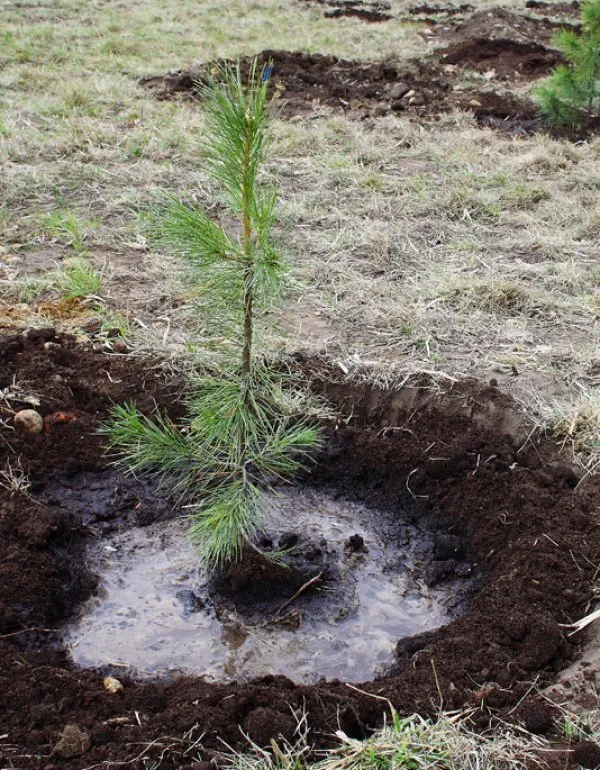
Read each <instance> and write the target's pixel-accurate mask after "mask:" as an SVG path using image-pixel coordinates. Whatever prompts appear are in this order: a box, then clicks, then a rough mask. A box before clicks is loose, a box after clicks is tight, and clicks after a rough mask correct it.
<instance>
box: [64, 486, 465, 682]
mask: <svg viewBox="0 0 600 770" xmlns="http://www.w3.org/2000/svg"><path fill="white" fill-rule="evenodd" d="M273 502H274V506H273V512H272V514H271V515H270V516H269V518H268V520H267V521H265V526H264V529H265V532H267V533H268V535H269V540H268V542H269V543H271V542H272V543H273V544H274V546H277V544H278V543H279V542H286V543H290V542H292V543H294V541H295V540H296V539H297V538H298V539H297V542H296V543H295V545H294V552H293V554H292V556H291V559H292V561H294V560H296V561H297V560H298V558H301V559H305V560H313V561H316V566H315V567H314V572H316V571H317V570H320V571H321V572H322V573H323V574H324V575H326V576H325V577H324V578H323V579H321V580H318V581H316V583H315V584H314V588H315V589H316V590H310V591H305V592H304V593H303V594H301V595H300V597H299V598H297V599H296V600H294V601H293V602H292V603H291V604H289V605H288V606H287V607H286V608H285V609H284V610H282V611H278V609H277V608H278V606H280V605H281V603H282V602H281V599H283V600H285V599H286V598H291V596H292V595H293V594H294V593H295V590H294V588H293V587H284V588H283V589H282V593H281V597H279V599H278V600H277V601H276V602H275V604H272V605H271V606H269V607H268V608H267V609H265V608H264V607H263V608H262V611H261V612H259V613H256V612H254V613H251V614H248V613H243V612H238V609H239V607H238V606H237V604H236V602H235V601H234V602H232V601H227V600H224V599H223V597H222V596H221V595H220V594H219V592H218V590H217V591H215V590H214V580H212V581H211V579H210V578H209V575H208V574H207V572H206V570H205V569H204V568H203V566H202V564H201V563H200V561H199V558H198V555H197V553H196V551H195V549H194V547H193V546H192V545H191V543H190V542H189V540H188V538H187V530H188V527H189V523H188V522H187V521H186V520H185V519H184V518H178V519H175V520H171V521H168V522H156V523H153V524H151V525H149V526H145V527H139V526H134V527H128V528H124V529H120V530H118V531H116V532H113V533H111V534H109V535H108V536H105V537H103V538H102V539H101V540H100V541H99V542H96V543H95V544H94V545H93V546H91V547H90V548H89V550H88V559H89V565H90V568H91V569H92V570H93V571H94V572H96V573H97V574H98V575H99V577H100V579H101V583H100V589H99V591H98V593H97V595H96V597H94V599H92V600H91V601H90V602H89V603H88V606H87V607H86V608H85V611H84V612H83V614H82V616H81V617H80V618H79V619H78V620H77V621H76V622H75V623H74V624H72V625H71V627H70V628H69V630H68V632H67V633H66V635H65V637H64V642H65V643H66V644H67V645H68V647H69V648H70V650H71V654H72V657H73V660H74V662H75V663H76V664H79V665H81V666H86V667H88V666H107V665H118V666H125V667H128V668H130V669H132V670H133V671H134V672H135V673H136V674H137V675H140V676H156V675H158V674H178V673H182V674H183V673H194V674H200V675H203V676H205V677H206V678H208V679H213V680H231V679H239V680H244V679H249V678H252V677H257V676H261V675H266V674H283V675H285V676H287V677H289V678H290V679H292V680H293V681H295V682H304V683H309V682H314V681H317V680H318V679H320V678H322V677H325V678H327V679H332V678H340V679H344V680H347V681H354V682H359V681H364V680H367V679H372V678H373V677H374V676H377V675H379V674H383V673H384V672H385V670H386V669H387V668H388V667H389V666H390V665H391V664H392V663H393V661H394V648H395V645H396V642H397V641H398V640H399V639H400V638H403V637H406V636H411V635H413V634H417V633H419V632H422V631H426V630H430V629H433V628H436V627H438V626H440V625H443V624H444V623H446V622H448V620H449V619H450V617H451V614H452V607H453V600H452V590H451V588H450V587H449V586H445V587H444V589H441V588H439V587H436V588H435V589H428V588H427V587H426V585H425V583H424V581H423V579H422V574H423V569H424V567H425V565H426V564H427V562H428V560H429V561H431V554H432V552H433V548H434V544H433V539H432V535H431V534H427V533H425V532H423V531H422V530H421V529H419V528H418V527H416V526H415V525H414V524H410V523H402V522H401V521H400V520H399V517H398V513H396V514H394V516H392V515H391V514H385V513H380V512H374V511H373V510H371V509H369V508H367V507H364V506H363V505H361V504H357V503H354V502H352V503H350V502H347V501H344V500H341V499H335V498H334V497H332V496H330V495H328V494H326V493H324V492H317V491H314V490H310V489H298V488H293V489H288V490H286V491H285V493H281V494H278V495H277V496H276V497H275V498H274V499H273ZM291 529H292V531H290V530H291ZM354 535H359V536H360V538H359V539H358V540H357V539H356V538H353V537H352V536H354ZM361 540H362V542H361ZM363 543H364V545H363ZM357 544H358V546H357ZM323 565H326V569H325V571H323V569H322V566H323ZM233 598H234V599H235V597H233Z"/></svg>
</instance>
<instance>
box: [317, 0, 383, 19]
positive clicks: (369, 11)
mask: <svg viewBox="0 0 600 770" xmlns="http://www.w3.org/2000/svg"><path fill="white" fill-rule="evenodd" d="M303 2H305V3H314V4H316V5H318V6H321V5H325V6H327V7H328V9H327V10H326V11H325V13H324V16H325V17H326V18H328V19H341V18H344V17H345V16H353V17H355V18H357V19H361V21H366V22H370V23H376V22H380V21H389V20H390V19H392V18H393V16H392V15H391V14H390V13H388V11H389V10H390V8H391V4H390V3H389V2H385V1H384V2H365V1H364V0H303Z"/></svg>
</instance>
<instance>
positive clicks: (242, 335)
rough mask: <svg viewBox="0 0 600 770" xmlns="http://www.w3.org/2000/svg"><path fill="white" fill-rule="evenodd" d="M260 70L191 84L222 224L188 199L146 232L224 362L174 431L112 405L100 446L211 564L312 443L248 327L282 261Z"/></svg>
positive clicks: (200, 386)
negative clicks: (170, 260) (195, 291)
mask: <svg viewBox="0 0 600 770" xmlns="http://www.w3.org/2000/svg"><path fill="white" fill-rule="evenodd" d="M267 89H268V70H267V69H263V70H259V68H258V66H257V62H256V60H255V61H254V62H253V64H252V66H251V68H250V71H249V73H248V81H247V83H244V80H243V79H242V73H241V71H240V68H239V66H238V67H237V68H231V67H229V66H226V67H224V68H222V69H221V70H219V71H218V73H217V74H216V76H214V77H210V78H209V79H208V81H207V82H206V83H205V84H204V85H202V86H201V92H202V96H203V98H204V105H205V111H206V127H205V142H204V157H205V161H206V170H207V172H208V173H209V174H210V176H211V177H212V179H213V180H214V181H216V182H217V183H218V184H219V186H220V187H221V189H222V191H223V193H224V196H225V203H226V206H227V209H228V214H229V217H230V218H233V219H234V220H235V221H236V222H237V227H229V228H228V229H226V228H225V227H222V226H221V225H220V224H219V223H218V222H216V221H214V220H213V219H211V218H210V217H209V216H208V215H207V214H206V212H205V211H204V210H203V209H202V208H201V207H200V206H198V205H197V204H195V203H189V202H187V201H185V200H180V199H170V200H169V201H168V202H167V204H166V206H164V207H163V208H162V210H161V211H160V212H159V215H158V216H157V217H156V218H155V220H154V223H153V225H152V234H153V236H154V237H155V239H156V240H157V241H158V242H159V243H161V244H162V245H164V246H166V247H168V248H169V249H170V250H171V251H172V252H173V253H175V254H177V255H179V256H180V257H182V258H184V259H185V260H186V261H187V262H188V263H189V265H190V266H191V268H192V272H193V275H194V277H195V281H196V283H197V284H198V287H199V290H200V292H201V293H202V296H203V298H204V301H205V307H207V308H208V310H209V313H210V315H211V317H212V320H213V322H216V326H217V328H218V330H219V333H220V338H221V340H227V343H228V344H226V345H223V348H224V350H225V355H223V356H222V358H221V360H220V362H219V366H218V368H217V369H215V370H214V371H212V372H209V373H204V374H203V375H202V376H198V377H197V378H196V380H195V382H194V383H193V388H192V395H191V396H190V400H189V418H188V419H187V421H186V423H185V424H184V425H182V426H180V425H175V424H173V423H172V422H171V421H170V420H169V419H168V418H167V417H165V416H160V415H159V416H158V417H156V418H155V419H154V420H150V419H149V418H147V417H145V416H143V415H140V414H139V413H138V412H137V410H136V409H135V407H134V406H132V405H125V406H118V407H116V408H115V409H114V413H113V416H112V420H111V422H110V424H109V425H107V426H106V428H105V432H106V433H107V434H108V436H109V441H110V446H111V447H112V448H113V449H116V450H117V451H118V453H119V454H120V458H121V462H123V463H124V464H125V465H126V467H127V468H128V469H129V470H130V471H131V472H134V473H147V474H154V475H155V476H158V477H159V478H160V479H161V480H162V481H163V482H164V483H166V484H167V485H168V486H169V487H170V489H171V490H173V491H174V492H176V493H177V494H178V495H179V496H180V497H181V498H182V499H183V500H185V501H186V503H187V505H188V506H189V507H190V509H191V516H192V520H193V524H192V528H191V535H192V538H193V540H194V541H195V542H196V543H197V545H198V547H199V549H200V551H201V553H202V554H203V556H204V557H205V559H206V561H207V563H208V565H209V566H210V567H213V568H215V567H222V566H224V565H225V564H227V563H228V562H230V561H231V560H234V559H239V558H240V556H241V555H242V553H243V550H244V548H245V547H251V548H254V549H256V545H255V544H254V541H253V537H254V535H255V534H256V532H257V531H258V529H259V528H260V526H261V521H262V515H263V513H264V508H265V506H266V504H267V496H266V495H265V492H266V491H268V490H269V488H271V487H272V485H273V484H274V483H277V482H278V481H287V480H288V479H290V478H291V477H292V476H293V475H294V474H295V473H296V472H297V471H298V470H299V469H301V468H302V467H303V466H304V465H305V463H306V460H307V457H308V456H309V455H310V453H311V452H313V451H314V450H315V449H317V448H318V447H319V445H320V443H321V436H320V431H319V430H318V428H317V427H316V426H315V425H314V424H312V423H311V422H310V421H309V420H307V419H306V418H303V417H301V416H300V414H299V412H300V408H301V407H300V404H301V403H302V399H303V396H302V392H301V390H300V389H299V388H298V387H296V383H295V381H294V379H293V378H292V377H291V375H284V374H283V373H281V372H280V371H279V370H278V369H277V368H273V367H269V366H268V365H267V364H266V363H265V357H264V356H261V355H260V354H257V352H256V350H255V347H256V340H257V325H259V324H260V323H261V322H262V320H263V318H264V316H265V314H266V312H267V311H268V309H269V308H270V306H271V305H272V303H273V302H274V301H275V300H276V298H277V297H279V296H280V295H281V293H282V291H283V288H284V285H285V278H286V274H287V266H286V265H285V263H284V261H283V259H282V256H281V254H280V252H279V251H278V249H277V248H276V246H275V244H274V241H273V239H272V236H271V230H272V225H273V223H274V220H275V204H276V200H277V197H276V192H275V190H274V189H273V188H271V187H269V186H267V185H265V184H264V183H263V182H262V180H261V178H260V177H261V171H262V169H263V166H264V161H265V154H266V148H267V138H268V114H267Z"/></svg>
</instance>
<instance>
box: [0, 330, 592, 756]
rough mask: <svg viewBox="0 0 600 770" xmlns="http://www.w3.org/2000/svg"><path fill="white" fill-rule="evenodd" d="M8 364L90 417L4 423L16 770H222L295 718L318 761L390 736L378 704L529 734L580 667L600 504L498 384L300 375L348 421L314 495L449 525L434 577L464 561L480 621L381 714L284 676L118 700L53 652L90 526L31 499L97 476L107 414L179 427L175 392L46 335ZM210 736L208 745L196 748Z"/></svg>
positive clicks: (414, 657) (2, 637) (135, 362)
mask: <svg viewBox="0 0 600 770" xmlns="http://www.w3.org/2000/svg"><path fill="white" fill-rule="evenodd" d="M48 342H52V345H51V346H48V344H47V343H48ZM0 350H1V351H2V368H1V370H0V389H2V390H3V392H4V398H5V399H6V398H9V396H8V395H7V394H8V393H9V392H10V389H11V388H13V390H14V383H19V384H20V385H21V386H22V387H23V389H24V390H25V388H27V390H28V392H29V393H32V392H35V393H36V394H37V395H38V397H39V399H40V405H39V407H38V408H39V410H40V411H41V413H42V414H43V415H44V416H46V417H47V416H49V415H52V414H55V413H56V412H57V411H60V412H68V413H71V414H73V415H75V417H76V420H74V421H71V422H68V423H64V424H63V423H53V422H52V421H50V423H49V424H50V425H51V426H52V427H51V428H50V429H49V430H48V431H47V432H46V433H43V434H38V435H27V436H23V435H20V434H17V433H16V432H14V431H12V430H10V426H11V420H10V413H9V412H8V411H7V410H8V406H7V407H6V410H5V411H4V413H3V423H2V425H0V439H1V440H0V453H1V455H2V457H1V460H2V467H3V468H5V467H6V463H7V462H11V463H12V464H13V467H17V466H16V463H17V459H19V460H20V462H21V467H22V468H25V469H28V470H29V472H30V473H31V480H32V483H33V486H32V487H31V489H30V490H29V491H30V493H31V495H32V496H28V495H27V494H26V493H25V492H23V491H13V492H12V493H9V492H8V491H5V492H4V494H3V495H2V497H1V498H0V565H2V566H1V574H0V687H1V688H2V691H3V692H4V693H10V697H5V698H3V699H2V703H1V705H0V721H1V723H2V732H3V733H6V734H7V736H8V738H7V740H6V741H4V742H3V743H2V744H0V746H1V748H0V753H1V754H2V763H3V764H4V765H9V766H15V767H20V768H36V770H37V769H38V768H44V767H51V766H52V767H61V768H71V769H72V770H81V768H82V767H84V766H85V767H90V766H93V765H95V764H96V763H103V762H107V761H109V760H110V761H114V762H116V761H133V760H134V758H135V757H139V756H141V754H140V752H143V756H144V760H145V761H146V760H147V761H148V762H151V761H153V760H156V758H157V757H159V756H161V755H164V758H163V760H162V763H161V767H164V768H180V767H189V766H191V765H192V763H193V762H194V761H195V760H197V759H199V758H202V759H204V760H206V759H210V756H211V753H210V751H211V749H216V748H222V743H221V740H222V741H225V742H227V743H229V744H231V745H239V744H240V742H241V734H240V731H239V727H240V726H241V727H242V729H243V730H244V731H246V732H247V733H249V734H250V736H251V737H252V738H253V739H254V740H255V741H256V742H258V743H259V744H260V745H266V744H268V741H269V739H270V738H271V737H273V736H277V735H279V734H281V735H283V736H285V737H287V738H291V737H292V733H293V730H294V726H295V724H294V720H293V718H292V716H291V712H290V708H292V709H295V710H298V711H302V709H303V708H305V709H306V711H307V714H308V724H309V727H310V730H311V732H310V740H311V741H312V742H313V743H314V745H315V746H321V747H322V746H325V745H331V744H332V742H333V738H332V736H333V734H334V732H335V731H336V730H337V729H339V728H340V727H341V729H343V730H344V731H345V732H346V733H347V734H348V735H350V736H352V737H356V738H360V737H363V736H365V735H366V734H368V732H369V731H370V730H371V729H373V728H374V727H376V726H377V725H380V724H381V723H382V720H383V715H384V711H385V709H386V705H385V703H384V702H383V701H382V700H381V696H383V697H386V698H389V699H390V701H391V702H392V703H393V704H394V706H395V707H396V708H397V709H398V710H399V711H400V712H412V711H415V710H416V711H419V712H422V713H430V712H435V711H436V710H437V708H438V707H439V705H440V699H441V700H442V701H443V703H442V705H443V707H444V708H446V709H455V708H457V709H458V708H465V707H470V708H473V709H474V710H475V711H474V716H473V719H474V720H475V721H476V722H477V723H487V722H488V721H489V718H490V714H500V715H503V716H505V717H506V718H515V715H518V714H519V713H522V712H523V711H524V709H527V708H529V709H530V713H531V709H532V705H531V701H532V696H531V695H530V694H529V695H528V693H530V690H531V682H532V681H536V682H537V684H538V685H539V686H543V685H544V684H547V683H549V682H551V681H552V680H553V679H554V677H555V676H556V673H557V672H558V671H559V670H560V669H561V667H562V666H563V665H564V663H565V662H566V661H568V660H570V659H572V658H573V657H574V656H575V654H576V652H577V647H576V646H575V644H574V642H573V640H572V639H571V638H569V637H567V636H566V635H565V631H564V629H563V628H562V627H561V624H563V623H569V622H571V621H573V620H574V619H576V618H578V617H579V616H581V615H582V614H583V613H584V612H585V610H586V608H587V602H588V601H589V599H590V596H591V584H592V580H593V578H594V577H595V572H596V569H595V566H594V565H596V564H597V563H598V561H599V559H600V533H599V532H598V528H597V522H596V520H595V518H594V512H595V510H597V507H598V504H599V503H600V492H599V491H598V489H597V488H596V487H594V486H592V485H581V486H579V488H577V489H576V488H575V487H576V486H577V482H578V477H577V475H576V473H575V472H574V470H573V469H572V467H571V466H570V465H569V464H568V463H565V462H564V461H562V460H561V459H560V458H558V457H557V455H556V452H555V448H554V446H553V445H550V444H548V443H539V444H537V445H535V446H533V445H531V444H527V442H525V441H524V438H525V435H526V433H525V430H524V428H523V427H522V426H521V424H520V421H519V419H518V417H517V415H516V413H515V411H514V408H513V405H512V403H511V402H510V401H509V400H508V399H507V398H506V397H504V396H502V394H500V393H499V392H498V390H497V389H496V388H494V387H486V386H482V385H480V384H478V383H476V382H474V381H465V382H462V383H459V384H454V385H452V386H448V387H447V389H446V390H438V391H436V390H435V389H432V388H431V383H429V382H425V381H424V382H423V383H422V386H423V387H419V386H418V383H417V384H416V385H415V384H413V386H411V387H405V388H403V389H401V390H398V391H396V390H382V389H379V388H375V387H372V386H369V385H366V384H363V385H352V384H349V383H348V382H345V381H336V379H335V376H334V375H333V373H332V372H331V371H325V372H324V373H323V375H320V374H318V373H317V370H316V366H315V364H314V363H313V362H310V361H304V362H299V365H300V366H301V367H302V369H303V370H304V371H305V372H309V373H312V375H311V376H312V382H313V386H314V388H315V389H316V390H318V391H319V392H321V393H323V394H324V395H327V396H328V397H329V398H330V399H331V400H332V402H333V403H334V404H336V405H337V406H338V407H339V409H340V410H341V412H342V413H343V414H344V415H349V417H347V418H346V419H344V420H342V421H341V422H340V424H339V425H338V426H337V429H333V428H331V429H329V430H328V443H327V449H326V451H325V453H324V456H323V457H322V458H321V461H320V462H319V463H318V464H317V465H316V467H315V469H314V472H313V473H312V474H311V479H310V481H311V484H312V485H314V486H316V487H324V488H325V487H326V488H328V489H330V488H331V487H332V486H335V487H336V488H337V489H338V490H340V493H341V494H343V495H344V496H345V497H346V498H347V499H350V500H353V499H354V500H358V501H362V502H364V503H366V504H368V505H371V506H382V507H385V506H387V507H390V506H391V507H392V509H393V507H394V506H396V505H400V504H401V505H402V506H404V507H406V506H407V505H412V506H413V510H414V516H415V517H416V519H419V518H420V517H422V516H433V515H434V516H436V517H437V520H438V521H439V522H443V523H444V526H445V530H446V532H447V535H448V536H449V539H447V540H446V541H444V540H441V541H440V543H439V546H440V548H439V552H438V559H439V562H440V564H441V565H443V564H444V563H445V562H452V561H453V554H454V553H455V551H456V549H457V548H458V549H459V550H460V548H462V546H463V545H464V547H465V549H467V550H468V551H469V552H470V553H471V554H472V556H473V558H475V559H476V562H477V573H478V574H479V575H481V576H482V578H481V582H480V585H479V592H478V594H477V596H476V597H475V598H474V600H473V601H472V603H471V606H470V609H469V611H468V612H467V614H466V615H464V616H463V617H461V618H459V619H457V620H455V621H453V622H452V623H450V624H449V625H448V626H446V627H444V628H442V629H440V630H439V631H437V632H435V633H432V634H428V635H427V636H426V637H425V638H423V637H420V638H415V639H412V640H403V642H402V643H401V644H400V645H399V647H398V663H397V668H396V671H395V673H394V674H393V675H391V676H388V677H386V678H384V679H381V680H378V681H376V682H367V683H364V684H363V685H361V689H363V690H364V691H365V692H373V693H374V694H376V695H378V696H380V697H379V699H376V698H373V697H370V696H368V695H366V694H362V693H360V692H357V691H356V690H355V689H351V688H349V687H347V686H346V685H345V684H344V683H343V682H339V681H332V682H321V683H319V684H317V685H311V686H297V685H295V684H294V683H292V682H291V681H289V680H288V679H285V678H283V677H271V676H267V677H263V678H262V679H260V680H255V681H252V682H247V683H238V684H210V683H207V682H205V681H203V680H201V679H198V678H190V677H188V678H182V679H178V680H176V681H173V682H155V683H147V682H145V683H144V682H137V681H132V680H129V679H128V678H127V677H126V676H123V677H122V683H123V685H124V687H123V688H122V689H118V688H117V689H116V690H115V688H113V691H112V692H111V691H110V690H109V689H107V687H106V686H104V684H103V678H102V672H99V671H93V670H77V669H74V668H73V667H72V665H71V664H70V663H69V661H68V658H67V657H66V655H65V654H64V653H63V652H61V651H60V650H56V649H53V648H52V646H49V645H48V644H46V643H45V642H46V639H47V637H48V636H49V635H48V633H47V631H48V629H51V628H53V627H55V624H56V623H58V622H59V621H60V620H61V619H62V618H64V617H66V616H67V615H68V614H70V613H72V612H74V611H75V609H76V606H77V603H78V602H79V601H81V600H82V599H84V598H85V597H86V596H89V594H90V592H91V591H92V590H93V587H94V579H93V576H91V575H90V574H89V573H88V571H87V569H86V565H85V564H84V563H83V562H82V559H81V553H82V545H83V543H84V541H85V538H86V537H89V534H90V525H89V524H88V525H86V524H84V523H83V522H82V521H81V520H79V519H78V518H77V516H76V515H75V514H74V513H73V511H72V510H69V508H68V506H66V507H64V508H60V507H57V506H56V505H55V506H54V507H53V508H52V509H50V508H49V507H48V505H45V504H44V503H43V502H41V501H39V500H36V499H35V489H36V485H41V486H47V485H48V484H51V482H52V480H53V479H54V478H56V477H57V475H64V472H65V469H67V470H68V471H69V472H70V473H72V474H76V473H81V472H86V470H89V469H96V470H99V469H101V468H102V467H103V464H105V463H106V458H105V457H104V456H103V454H102V449H101V444H100V441H99V439H98V437H97V436H96V434H95V433H94V430H95V428H96V427H97V425H98V423H99V421H101V420H102V419H104V417H105V416H106V414H107V412H108V410H109V408H110V404H111V402H112V401H113V400H114V401H122V400H123V399H134V400H136V401H137V402H138V404H139V405H140V406H141V407H142V408H143V409H144V410H146V411H151V410H152V409H153V403H154V402H156V403H158V404H159V405H160V406H161V408H163V407H164V408H167V409H170V410H171V412H172V413H173V414H175V415H177V413H178V411H180V407H178V406H177V402H176V400H174V393H176V392H177V391H178V390H179V388H180V383H177V382H176V383H173V382H169V381H168V380H166V379H165V376H164V373H163V372H162V371H161V370H160V368H157V365H156V362H151V361H142V360H139V359H136V358H133V357H131V356H118V355H108V354H106V353H103V352H94V350H93V349H91V348H90V346H86V345H78V344H76V343H75V341H74V340H73V339H72V338H69V337H65V336H61V335H56V334H54V333H52V332H51V331H50V330H47V331H46V332H44V334H43V335H40V333H39V332H35V333H32V334H24V335H16V334H11V333H8V332H7V331H6V330H5V331H4V332H3V335H2V338H0ZM4 403H6V400H5V402H4ZM10 406H11V408H12V409H15V408H18V406H19V405H18V404H13V403H11V404H10ZM523 447H525V448H523ZM148 504H149V505H150V502H149V503H148ZM92 524H93V522H92ZM436 548H437V546H436ZM440 572H441V574H443V568H442V567H440ZM442 579H443V578H442ZM32 628H34V629H36V630H33V631H32V630H28V629H32ZM109 684H110V683H109ZM526 696H527V697H526ZM517 704H520V705H518V708H517V709H516V710H515V707H516V706H517ZM534 705H535V704H534ZM184 734H187V738H185V739H184V738H183V737H182V736H184ZM200 735H203V738H202V744H203V746H204V747H205V748H204V749H203V750H202V751H200V750H199V749H198V748H196V749H194V750H192V748H191V747H192V744H193V742H194V741H195V740H196V739H197V738H199V737H200Z"/></svg>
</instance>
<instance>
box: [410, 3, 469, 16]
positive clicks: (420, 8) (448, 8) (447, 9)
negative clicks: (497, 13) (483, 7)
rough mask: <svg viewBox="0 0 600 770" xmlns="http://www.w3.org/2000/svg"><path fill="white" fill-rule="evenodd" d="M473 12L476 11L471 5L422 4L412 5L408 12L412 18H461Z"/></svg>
mask: <svg viewBox="0 0 600 770" xmlns="http://www.w3.org/2000/svg"><path fill="white" fill-rule="evenodd" d="M473 10H475V9H474V8H473V6H472V5H471V4H470V3H463V4H462V5H436V4H429V3H420V4H419V5H411V6H410V8H409V9H408V12H409V13H410V14H411V16H443V17H446V18H451V17H452V16H459V15H461V14H463V13H470V12H471V11H473Z"/></svg>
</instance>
